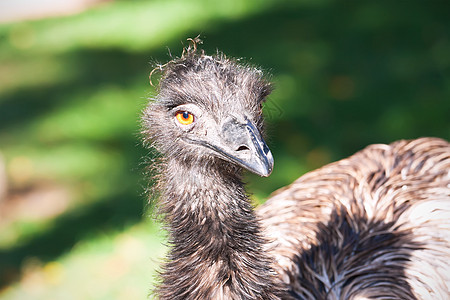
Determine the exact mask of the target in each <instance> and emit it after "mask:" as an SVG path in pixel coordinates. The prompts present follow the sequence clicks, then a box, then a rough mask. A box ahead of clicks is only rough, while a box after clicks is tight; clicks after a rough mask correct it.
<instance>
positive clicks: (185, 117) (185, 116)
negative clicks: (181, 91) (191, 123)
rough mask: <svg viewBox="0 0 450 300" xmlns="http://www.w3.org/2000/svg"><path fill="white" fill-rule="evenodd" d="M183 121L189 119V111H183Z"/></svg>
mask: <svg viewBox="0 0 450 300" xmlns="http://www.w3.org/2000/svg"><path fill="white" fill-rule="evenodd" d="M183 119H185V120H187V119H189V113H188V112H187V111H183Z"/></svg>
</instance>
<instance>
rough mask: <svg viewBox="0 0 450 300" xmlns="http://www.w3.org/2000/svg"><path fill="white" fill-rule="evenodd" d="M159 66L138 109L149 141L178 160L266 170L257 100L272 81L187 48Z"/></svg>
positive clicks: (221, 57) (268, 160) (268, 168)
mask: <svg viewBox="0 0 450 300" xmlns="http://www.w3.org/2000/svg"><path fill="white" fill-rule="evenodd" d="M161 69H162V77H161V79H160V84H159V93H158V95H157V96H156V97H155V98H154V99H153V101H150V104H149V105H148V107H147V108H146V110H145V111H144V115H143V121H144V135H145V139H146V140H149V141H152V143H153V144H152V146H154V147H155V148H156V149H157V150H158V151H159V152H160V153H161V154H162V155H163V156H164V157H165V158H166V159H176V160H177V162H178V163H184V164H204V165H211V164H217V163H219V164H221V165H222V166H223V165H224V164H223V163H224V162H226V163H225V165H227V166H231V167H234V168H236V167H243V168H245V169H248V170H249V171H252V172H254V173H256V174H259V175H261V176H268V175H269V174H270V173H271V171H272V168H273V158H272V154H271V152H270V150H269V148H268V147H267V145H266V143H265V142H264V140H263V138H262V130H263V128H262V127H263V117H262V103H263V102H264V100H265V97H266V96H267V95H268V94H269V93H270V91H271V86H270V84H269V83H268V82H267V81H266V79H265V78H264V76H263V73H262V72H261V71H259V70H257V69H255V68H252V67H250V66H246V65H241V64H238V63H237V62H236V61H233V60H231V59H229V58H226V57H225V56H224V55H223V54H217V55H215V56H207V55H205V54H204V53H203V51H201V53H198V51H196V49H194V50H191V49H190V48H188V49H187V51H185V52H184V53H183V55H182V57H181V58H178V59H175V60H173V61H171V62H169V63H167V64H166V65H164V66H163V67H161Z"/></svg>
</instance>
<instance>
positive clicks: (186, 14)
mask: <svg viewBox="0 0 450 300" xmlns="http://www.w3.org/2000/svg"><path fill="white" fill-rule="evenodd" d="M449 8H450V4H448V3H446V2H443V1H431V2H427V3H424V2H420V1H409V2H388V1H379V2H366V3H359V2H349V3H346V4H343V3H341V4H340V3H338V2H334V1H325V0H323V1H275V0H266V1H256V0H252V1H238V0H229V1H202V0H191V1H181V0H178V1H177V0H170V1H116V2H110V3H106V4H104V5H102V6H99V7H96V8H93V9H90V10H87V11H85V12H83V13H80V14H78V15H74V16H68V17H60V18H50V19H45V20H40V21H32V22H31V21H28V22H17V23H10V24H3V25H0V83H1V84H0V152H1V154H2V155H3V156H4V158H5V162H6V170H7V175H8V193H7V196H6V197H5V199H3V200H2V199H1V195H0V232H1V233H0V287H3V289H0V298H2V299H24V298H33V299H71V298H74V299H103V298H114V299H121V298H142V297H145V295H147V293H148V291H149V290H150V288H151V282H152V280H153V279H152V274H154V266H155V263H152V262H151V259H153V258H155V257H161V255H162V253H163V252H164V247H162V246H161V243H160V242H161V241H162V240H163V234H161V233H158V232H159V229H158V227H157V226H156V225H150V224H149V223H148V219H149V216H148V215H149V214H150V212H146V207H147V204H146V196H145V195H144V190H145V187H146V179H145V177H144V176H143V172H144V169H145V164H146V161H148V158H146V157H147V156H148V151H147V150H145V149H143V148H142V147H141V146H140V142H139V114H140V111H141V110H142V108H143V107H144V106H145V103H146V98H147V97H148V96H150V95H151V94H152V93H153V89H152V87H151V86H150V85H149V84H148V73H149V71H150V70H151V69H152V66H151V63H153V62H155V61H158V62H165V61H167V60H168V59H169V51H168V50H167V49H166V47H168V48H169V49H170V52H171V53H173V55H179V54H180V53H181V48H182V44H181V42H184V41H185V40H186V38H187V37H194V36H196V35H197V34H199V33H201V34H202V37H203V38H204V40H205V45H204V48H205V50H206V51H207V52H208V53H214V52H215V51H216V49H220V50H222V51H224V52H225V53H226V54H228V55H230V56H234V57H239V58H240V57H244V58H245V60H246V61H249V62H250V63H253V64H255V65H258V66H261V67H262V68H264V69H266V70H268V71H270V72H271V73H272V74H273V81H274V83H275V86H276V90H275V92H274V93H273V95H272V96H271V97H270V98H269V100H268V102H267V103H266V108H265V109H266V112H265V113H266V117H267V119H268V123H269V124H268V126H267V127H268V143H269V145H270V147H271V149H272V151H273V153H274V157H275V165H276V167H275V170H274V172H273V174H272V176H271V177H269V178H258V177H256V176H253V175H251V174H249V175H248V176H247V177H248V181H249V182H250V186H249V187H250V190H251V191H252V192H253V193H254V195H255V199H256V200H257V201H261V200H262V199H264V198H265V197H267V195H268V194H269V193H270V192H272V191H273V190H274V189H276V188H278V187H281V186H283V185H286V184H288V183H290V182H291V181H292V180H294V179H295V178H297V177H298V176H299V175H301V174H303V173H305V172H307V171H308V170H311V169H314V168H317V167H320V166H321V165H323V164H326V163H328V162H330V161H334V160H337V159H340V158H342V157H345V156H347V155H350V154H352V153H353V152H355V151H357V150H359V149H361V148H363V147H364V146H366V145H368V144H371V143H388V142H391V141H394V140H396V139H401V138H415V137H419V136H438V137H442V138H445V139H450V117H449V116H450V81H449V80H450V73H449V67H450V40H449V38H450V35H449V30H450V21H449V20H448V13H447V12H448V11H449ZM124 248H125V249H126V250H123V249H124ZM133 251H137V252H133ZM108 268H109V269H108ZM105 270H106V271H105ZM102 272H103V273H102Z"/></svg>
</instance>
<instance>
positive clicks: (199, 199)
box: [157, 161, 285, 299]
mask: <svg viewBox="0 0 450 300" xmlns="http://www.w3.org/2000/svg"><path fill="white" fill-rule="evenodd" d="M219 165H220V163H219ZM233 172H236V170H227V169H224V170H220V169H219V168H210V169H205V167H204V164H195V165H194V164H191V165H185V164H180V163H179V162H178V163H177V162H175V161H168V162H167V163H166V164H165V168H164V172H162V174H164V175H162V178H160V184H161V185H160V189H161V194H162V195H161V196H162V197H161V203H160V210H161V212H162V214H163V215H164V216H165V221H166V223H167V225H168V230H169V242H170V244H171V245H172V249H171V250H170V252H169V255H168V262H167V263H166V264H165V266H164V267H163V269H164V270H163V272H162V283H161V285H160V287H159V290H158V291H157V293H158V294H159V296H160V298H161V299H280V298H283V299H285V297H283V296H282V293H283V291H282V290H281V288H280V286H282V285H281V284H280V283H279V282H275V280H276V279H275V274H274V272H273V270H272V269H271V267H270V264H271V262H270V260H269V259H268V258H267V257H266V256H265V255H264V254H263V249H262V247H263V244H264V243H265V241H264V240H263V239H262V237H261V236H260V229H259V223H258V221H257V219H256V216H255V213H254V211H253V207H252V205H251V203H250V201H249V199H248V197H247V196H246V194H245V191H244V187H243V184H242V182H241V181H240V179H239V178H240V176H237V175H236V173H234V174H232V173H233Z"/></svg>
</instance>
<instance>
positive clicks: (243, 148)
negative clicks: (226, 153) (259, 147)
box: [236, 145, 250, 151]
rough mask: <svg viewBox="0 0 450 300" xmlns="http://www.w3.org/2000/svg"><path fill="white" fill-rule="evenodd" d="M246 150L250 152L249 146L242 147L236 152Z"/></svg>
mask: <svg viewBox="0 0 450 300" xmlns="http://www.w3.org/2000/svg"><path fill="white" fill-rule="evenodd" d="M244 150H250V149H249V148H248V147H247V146H245V145H241V146H239V148H238V149H237V150H236V151H244Z"/></svg>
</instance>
